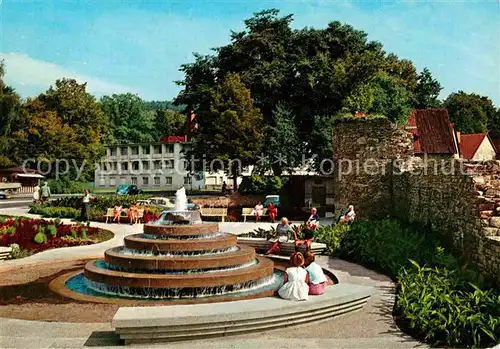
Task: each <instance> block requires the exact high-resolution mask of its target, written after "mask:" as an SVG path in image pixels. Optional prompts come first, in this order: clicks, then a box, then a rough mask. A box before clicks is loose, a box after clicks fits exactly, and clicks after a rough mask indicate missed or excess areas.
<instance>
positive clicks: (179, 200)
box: [174, 187, 187, 211]
mask: <svg viewBox="0 0 500 349" xmlns="http://www.w3.org/2000/svg"><path fill="white" fill-rule="evenodd" d="M174 210H175V211H187V196H186V189H185V188H184V187H182V188H181V189H179V190H177V191H176V192H175V206H174Z"/></svg>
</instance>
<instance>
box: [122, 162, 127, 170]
mask: <svg viewBox="0 0 500 349" xmlns="http://www.w3.org/2000/svg"><path fill="white" fill-rule="evenodd" d="M122 171H128V162H124V163H122Z"/></svg>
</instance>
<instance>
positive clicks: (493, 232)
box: [482, 227, 498, 236]
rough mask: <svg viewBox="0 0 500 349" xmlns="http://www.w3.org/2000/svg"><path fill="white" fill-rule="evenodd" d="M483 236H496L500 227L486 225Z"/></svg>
mask: <svg viewBox="0 0 500 349" xmlns="http://www.w3.org/2000/svg"><path fill="white" fill-rule="evenodd" d="M482 231H483V236H496V235H497V234H498V228H493V227H484V228H483V230H482Z"/></svg>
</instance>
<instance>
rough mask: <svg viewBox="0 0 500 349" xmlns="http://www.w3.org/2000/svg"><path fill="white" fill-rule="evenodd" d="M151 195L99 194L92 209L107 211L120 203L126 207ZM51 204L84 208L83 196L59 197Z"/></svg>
mask: <svg viewBox="0 0 500 349" xmlns="http://www.w3.org/2000/svg"><path fill="white" fill-rule="evenodd" d="M150 197H151V195H123V196H122V195H109V196H98V197H96V199H95V201H93V202H91V203H90V207H91V209H94V210H100V211H103V212H106V210H107V209H108V208H113V207H115V206H118V205H120V204H121V205H122V206H123V207H124V208H128V207H130V205H131V204H133V203H134V202H137V201H138V200H146V199H148V198H150ZM50 206H53V207H70V208H73V209H76V210H80V209H81V208H82V198H81V197H65V198H59V199H57V200H54V201H51V202H50Z"/></svg>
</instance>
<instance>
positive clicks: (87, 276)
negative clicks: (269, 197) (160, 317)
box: [53, 188, 283, 301]
mask: <svg viewBox="0 0 500 349" xmlns="http://www.w3.org/2000/svg"><path fill="white" fill-rule="evenodd" d="M282 282H283V279H282V273H281V272H279V271H275V270H274V263H273V262H272V261H271V260H269V259H267V258H264V257H259V256H256V253H255V250H254V249H253V248H251V247H247V246H238V245H237V239H236V236H234V235H232V234H226V233H221V232H219V225H218V223H202V221H201V217H200V212H199V211H188V210H187V199H186V193H185V190H184V188H181V189H180V190H179V191H178V192H177V193H176V203H175V208H174V209H173V210H170V211H165V212H163V214H162V217H161V218H160V219H159V220H158V221H156V222H154V223H151V224H146V225H145V226H144V232H143V233H142V234H133V235H129V236H126V237H125V239H124V246H120V247H114V248H111V249H109V250H107V251H106V252H105V253H104V259H99V260H94V261H90V262H88V263H87V264H86V265H85V269H84V272H83V273H80V274H78V275H75V276H73V277H71V278H69V279H66V281H65V283H64V286H65V288H67V289H69V290H70V293H73V295H74V293H77V294H83V295H86V296H91V297H92V298H96V297H97V298H101V297H103V298H108V299H109V298H110V297H111V298H112V297H114V298H116V297H119V298H126V299H131V298H132V299H149V300H172V299H181V300H189V299H202V300H203V299H207V298H221V296H225V295H230V296H231V298H233V297H238V298H239V297H243V298H247V297H252V298H254V297H262V296H269V295H272V294H273V293H274V291H275V290H276V289H278V288H279V286H281V284H282ZM53 289H54V288H53ZM55 290H56V291H58V292H59V291H61V290H57V287H56V289H55ZM59 293H62V294H63V295H66V296H70V297H71V296H72V295H71V294H68V292H59ZM76 298H78V297H76ZM80 299H81V297H80ZM89 300H91V299H89ZM101 301H102V300H101Z"/></svg>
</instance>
